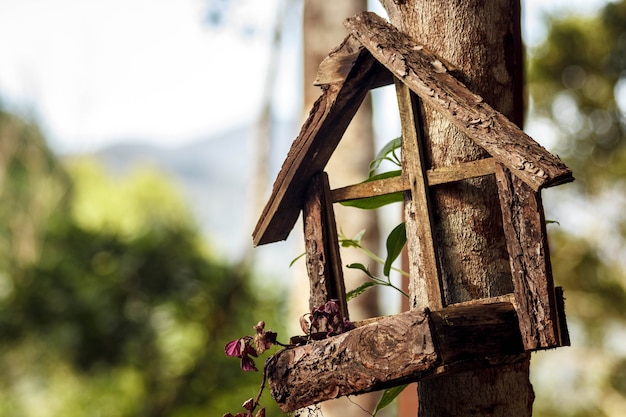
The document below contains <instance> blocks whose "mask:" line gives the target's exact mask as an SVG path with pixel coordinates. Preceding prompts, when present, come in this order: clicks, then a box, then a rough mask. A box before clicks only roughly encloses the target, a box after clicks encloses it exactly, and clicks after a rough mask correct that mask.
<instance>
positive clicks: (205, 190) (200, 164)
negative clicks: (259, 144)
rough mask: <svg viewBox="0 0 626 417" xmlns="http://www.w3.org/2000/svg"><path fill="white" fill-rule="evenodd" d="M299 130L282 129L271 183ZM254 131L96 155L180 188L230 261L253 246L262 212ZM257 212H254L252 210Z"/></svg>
mask: <svg viewBox="0 0 626 417" xmlns="http://www.w3.org/2000/svg"><path fill="white" fill-rule="evenodd" d="M294 129H295V128H294V127H292V126H288V125H284V124H283V125H277V126H276V128H275V134H274V142H273V149H272V158H271V159H272V161H271V168H270V170H271V174H272V175H271V178H270V179H269V181H270V185H271V182H272V181H273V179H274V177H275V173H276V172H277V171H278V169H279V168H280V163H282V160H283V159H284V157H285V156H286V154H287V151H288V148H289V146H290V144H291V141H292V140H293V139H294V138H295V134H296V133H297V132H296V133H294ZM254 135H255V130H254V128H253V127H250V126H248V127H241V128H238V129H234V130H232V131H229V132H226V133H223V134H220V135H216V136H212V137H207V138H204V139H200V140H197V141H195V142H192V143H191V144H188V145H185V146H181V147H178V148H173V149H172V148H164V147H157V146H154V145H146V144H144V143H132V142H127V143H122V144H118V145H113V146H110V147H107V148H104V149H102V150H100V151H98V152H96V153H95V155H94V156H95V157H96V158H98V160H100V161H101V162H102V163H103V164H104V166H105V167H106V169H107V170H108V171H110V172H111V173H113V174H124V173H125V172H128V171H129V170H131V169H132V168H133V167H134V166H137V165H148V166H151V167H154V168H156V169H158V170H160V171H162V172H164V173H165V174H167V175H168V176H169V177H170V178H172V179H173V180H174V181H175V182H177V183H178V184H180V186H181V189H182V191H183V194H184V196H185V197H186V198H187V200H188V201H189V204H190V207H191V210H192V213H193V214H194V215H195V217H196V219H197V222H198V224H199V226H200V228H201V229H202V233H203V234H204V235H205V236H206V237H207V238H208V240H209V242H210V244H211V246H212V247H214V248H215V249H216V250H217V251H218V252H220V253H221V254H223V255H224V256H227V257H228V258H229V259H230V260H231V261H237V260H238V259H240V258H241V257H242V256H243V254H244V253H245V250H247V249H250V248H251V246H252V238H251V233H252V229H253V227H254V223H255V222H256V216H257V215H258V209H255V208H253V207H252V203H251V196H252V190H251V189H250V188H251V184H252V181H251V179H252V175H253V169H254V163H255V162H254V154H253V152H254V138H255V136H254ZM253 211H254V212H253Z"/></svg>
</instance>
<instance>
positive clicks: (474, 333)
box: [430, 302, 524, 363]
mask: <svg viewBox="0 0 626 417" xmlns="http://www.w3.org/2000/svg"><path fill="white" fill-rule="evenodd" d="M486 305H488V306H489V308H486V307H485V306H486ZM430 319H431V322H432V325H433V328H434V329H435V330H434V334H435V344H436V346H439V347H440V349H439V351H440V354H441V359H442V360H443V362H444V363H453V362H457V361H467V360H468V359H473V358H480V357H482V356H484V352H497V353H498V354H504V355H509V354H510V355H514V354H518V353H521V352H522V351H523V350H524V348H523V346H522V340H521V338H520V333H519V328H518V326H517V316H516V312H515V308H514V307H513V305H512V304H511V303H507V302H501V303H492V304H468V305H461V306H455V307H447V308H444V309H443V310H439V311H433V312H432V313H431V315H430ZM478 323H480V326H485V327H486V328H488V329H489V331H488V332H487V331H486V328H485V329H483V328H481V329H479V328H478V327H477V326H479V324H478Z"/></svg>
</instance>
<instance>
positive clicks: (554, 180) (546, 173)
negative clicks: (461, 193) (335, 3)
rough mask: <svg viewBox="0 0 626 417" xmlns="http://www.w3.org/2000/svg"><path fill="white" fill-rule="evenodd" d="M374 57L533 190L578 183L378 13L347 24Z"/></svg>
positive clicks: (503, 117)
mask: <svg viewBox="0 0 626 417" xmlns="http://www.w3.org/2000/svg"><path fill="white" fill-rule="evenodd" d="M345 26H346V27H347V28H348V29H349V30H350V31H351V33H352V35H353V36H354V37H355V38H357V39H358V40H359V41H360V42H361V43H362V44H363V46H365V48H367V49H368V50H369V52H370V53H371V54H372V55H373V56H374V57H375V58H376V59H377V60H378V61H380V62H381V63H382V64H383V65H385V67H387V68H388V69H389V70H390V71H391V72H392V73H393V74H394V75H395V76H396V77H398V78H399V79H400V80H402V82H403V83H405V84H406V85H408V86H409V87H410V88H411V90H413V91H414V92H415V93H416V94H418V95H419V96H420V98H421V99H422V100H424V102H427V103H428V104H430V105H432V106H433V107H434V108H435V109H437V110H438V111H439V112H440V113H441V114H442V115H443V116H444V117H446V118H447V119H449V120H450V121H451V122H452V123H453V124H454V125H456V126H457V127H458V128H459V129H461V130H462V131H463V132H465V133H466V134H467V135H468V136H469V137H470V138H471V139H473V140H474V141H475V142H476V143H477V144H478V145H479V146H481V147H483V148H484V149H485V150H486V151H487V152H489V153H490V154H491V155H492V156H493V157H494V158H496V159H497V160H498V162H500V163H502V164H504V165H506V166H507V167H508V168H509V169H510V170H511V171H512V172H513V173H514V174H515V175H517V176H518V177H519V178H521V179H522V180H523V181H524V182H525V183H527V184H528V185H529V186H530V187H531V188H532V189H533V190H535V191H537V190H539V189H540V188H543V187H548V186H551V185H556V184H559V183H562V182H567V181H572V180H573V177H572V172H571V171H570V170H569V168H567V167H566V166H565V164H564V163H563V162H562V161H561V160H560V159H559V158H558V157H556V156H554V155H552V154H551V153H549V152H548V151H547V150H546V149H544V148H543V147H542V146H541V145H539V144H538V143H537V142H535V141H534V140H533V139H532V138H531V137H529V136H528V135H526V134H525V133H524V132H523V131H522V130H521V129H519V128H518V127H517V126H516V125H515V124H514V123H513V122H511V121H510V120H509V119H507V118H506V117H505V116H504V115H503V114H501V113H499V112H497V111H496V110H495V109H493V108H492V107H491V106H489V105H488V104H487V103H485V102H484V101H483V99H482V98H481V97H480V96H478V95H476V94H474V93H472V92H471V91H470V90H469V89H468V88H467V87H466V86H465V85H463V84H462V83H461V82H460V81H458V80H457V79H456V78H454V77H453V76H452V75H450V74H449V73H448V70H447V69H446V67H445V65H443V64H442V61H441V60H440V59H439V58H437V56H435V55H434V54H432V53H430V52H428V51H426V50H425V49H424V48H423V47H422V46H421V45H418V44H417V43H415V42H414V41H413V40H412V39H411V38H409V37H408V36H407V35H406V34H404V33H402V32H400V31H399V30H398V29H396V28H395V27H394V26H393V25H391V24H389V23H387V22H386V21H385V20H384V19H383V18H381V17H379V16H377V15H376V14H374V13H372V12H362V13H360V14H358V15H357V16H355V17H352V18H349V19H347V20H346V21H345Z"/></svg>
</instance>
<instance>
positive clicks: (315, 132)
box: [252, 51, 378, 246]
mask: <svg viewBox="0 0 626 417" xmlns="http://www.w3.org/2000/svg"><path fill="white" fill-rule="evenodd" d="M376 68H378V67H376V61H375V60H374V59H373V58H372V56H371V55H370V54H369V53H366V52H364V51H361V53H360V54H359V55H358V58H357V59H356V61H355V63H354V64H353V65H352V67H351V70H350V71H349V73H348V76H347V77H346V78H345V80H344V81H343V82H337V83H333V84H329V85H325V86H324V88H323V92H322V95H321V96H320V98H319V99H318V100H317V101H316V102H315V104H314V105H313V108H312V109H311V112H310V114H309V116H308V118H307V120H306V121H305V122H304V124H303V126H302V128H301V130H300V134H299V135H298V137H297V138H296V139H295V141H294V142H293V144H292V146H291V149H290V150H289V154H288V155H287V159H286V160H285V162H284V163H283V166H282V168H281V170H280V172H279V173H278V176H277V178H276V181H275V182H274V187H273V190H272V194H271V195H270V198H269V201H268V202H267V204H266V206H265V208H264V209H263V212H262V213H261V216H260V218H259V220H258V222H257V224H256V227H255V229H254V232H253V233H252V238H253V244H254V245H255V246H257V245H263V244H266V243H272V242H277V241H279V240H284V239H286V238H287V236H288V235H289V232H290V231H291V229H292V228H293V226H294V224H295V222H296V220H297V218H298V214H299V213H300V210H301V208H302V205H303V202H304V193H305V190H306V187H307V186H308V184H309V181H310V179H311V177H312V176H313V175H314V174H315V173H317V172H319V171H322V170H323V169H324V167H325V166H326V164H327V163H328V160H329V159H330V156H331V155H332V153H333V152H334V150H335V148H336V147H337V145H338V144H339V141H340V139H341V137H342V135H343V134H344V132H345V130H346V128H347V127H348V124H349V123H350V121H351V120H352V118H353V117H354V114H355V113H356V111H357V110H358V108H359V106H360V105H361V103H362V102H363V99H364V98H365V96H366V95H367V93H368V92H369V89H370V87H371V85H372V83H373V82H374V80H376V79H377V77H378V75H377V74H376V71H375V69H376Z"/></svg>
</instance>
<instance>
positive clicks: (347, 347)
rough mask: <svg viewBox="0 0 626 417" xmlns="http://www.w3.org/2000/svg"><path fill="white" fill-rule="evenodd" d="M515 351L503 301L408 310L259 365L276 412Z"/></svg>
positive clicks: (510, 310) (514, 328) (518, 348)
mask: <svg viewBox="0 0 626 417" xmlns="http://www.w3.org/2000/svg"><path fill="white" fill-rule="evenodd" d="M522 352H523V348H522V345H521V343H520V340H519V329H518V325H517V319H516V316H515V309H514V307H513V306H512V305H511V304H510V303H506V302H505V303H493V304H477V305H467V306H459V307H447V308H445V309H444V310H442V311H435V312H430V313H429V312H428V310H413V311H408V312H404V313H401V314H398V315H395V316H389V317H383V318H381V319H380V320H377V321H375V322H373V323H370V324H367V325H365V326H362V327H358V328H356V329H354V330H351V331H349V332H347V333H343V334H341V335H339V336H334V337H331V338H328V339H324V340H319V341H313V342H310V343H309V344H307V345H304V346H300V347H296V348H290V349H285V350H282V351H279V352H278V353H276V354H275V355H274V356H272V357H271V358H270V359H268V361H267V363H266V367H267V368H266V369H267V376H268V382H269V387H270V392H271V394H272V397H273V398H274V400H276V402H277V403H278V406H279V407H280V408H281V410H283V411H284V412H289V411H293V410H297V409H299V408H303V407H306V406H308V405H311V404H315V403H318V402H321V401H326V400H330V399H333V398H337V397H339V396H344V395H355V394H360V393H363V392H369V391H374V390H379V389H384V388H388V387H392V386H396V385H400V384H404V383H407V382H411V381H416V380H419V379H421V378H423V377H427V376H428V375H429V373H431V372H437V371H438V370H440V367H441V365H450V366H449V367H448V369H454V365H455V361H457V360H460V361H462V363H468V362H470V361H472V360H477V361H481V362H483V361H484V360H485V358H488V357H492V356H498V355H515V354H520V353H522Z"/></svg>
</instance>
